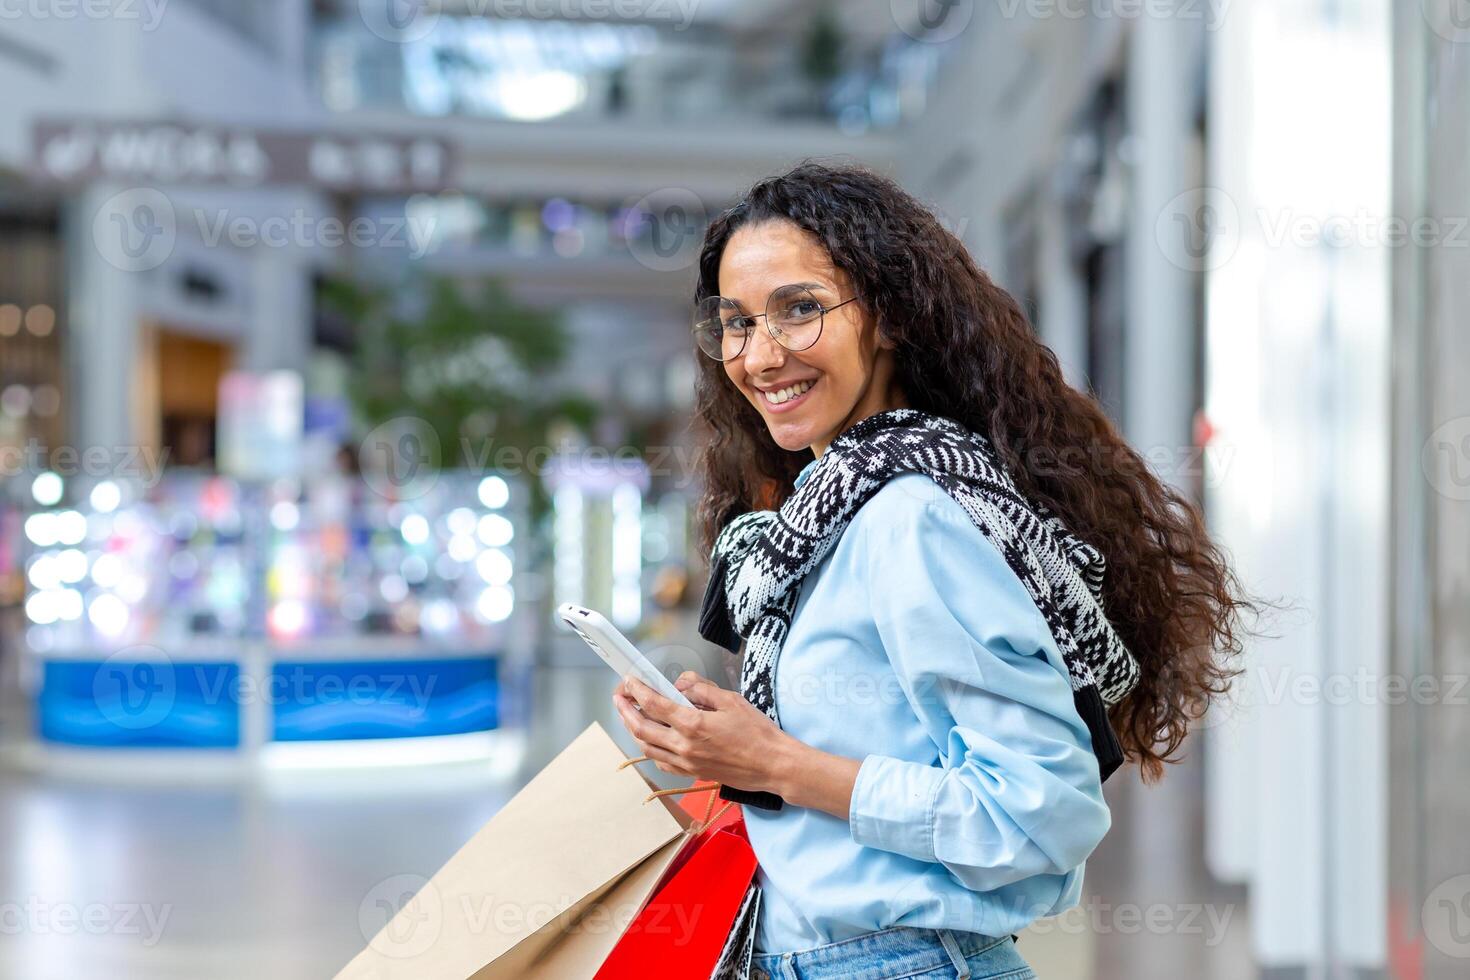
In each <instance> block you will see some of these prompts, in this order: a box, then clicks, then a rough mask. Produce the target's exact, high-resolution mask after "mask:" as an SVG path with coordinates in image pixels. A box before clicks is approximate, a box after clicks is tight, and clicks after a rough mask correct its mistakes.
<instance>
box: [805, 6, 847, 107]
mask: <svg viewBox="0 0 1470 980" xmlns="http://www.w3.org/2000/svg"><path fill="white" fill-rule="evenodd" d="M844 46H845V39H844V37H843V32H842V22H841V21H840V20H838V18H837V14H836V12H834V11H833V10H832V8H831V7H830V6H828V5H823V6H821V7H819V8H818V9H817V10H816V12H815V13H813V14H812V18H811V20H810V21H809V22H808V23H807V27H806V32H805V34H804V36H803V37H802V40H801V72H802V74H803V75H805V76H806V79H807V81H808V82H810V83H811V84H812V86H813V87H814V88H815V89H817V91H818V94H819V95H820V94H825V89H826V86H827V85H829V84H831V83H832V82H833V81H834V80H835V79H836V78H837V76H838V74H840V73H841V71H842V54H843V48H844Z"/></svg>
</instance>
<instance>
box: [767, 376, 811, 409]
mask: <svg viewBox="0 0 1470 980" xmlns="http://www.w3.org/2000/svg"><path fill="white" fill-rule="evenodd" d="M816 383H817V381H816V379H815V378H813V379H812V380H810V381H798V382H797V383H796V384H794V385H787V386H786V387H785V388H777V389H776V390H775V391H762V392H761V397H762V398H763V399H765V402H766V404H767V405H784V404H786V403H787V402H789V401H792V400H793V399H796V398H800V397H801V396H802V395H804V394H806V393H807V392H808V391H810V390H811V387H812V385H814V384H816Z"/></svg>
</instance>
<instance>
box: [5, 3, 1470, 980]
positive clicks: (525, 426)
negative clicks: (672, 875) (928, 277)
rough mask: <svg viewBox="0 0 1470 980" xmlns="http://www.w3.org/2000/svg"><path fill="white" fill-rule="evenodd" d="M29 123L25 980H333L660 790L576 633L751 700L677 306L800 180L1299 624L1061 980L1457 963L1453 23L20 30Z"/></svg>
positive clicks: (1009, 15) (15, 558) (1098, 903)
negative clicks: (489, 840) (584, 817)
mask: <svg viewBox="0 0 1470 980" xmlns="http://www.w3.org/2000/svg"><path fill="white" fill-rule="evenodd" d="M0 92H3V96H0V936H3V939H0V978H17V980H19V978H25V980H61V978H66V980H71V978H75V977H79V976H107V977H112V978H118V980H125V978H149V980H185V978H188V980H193V978H199V977H210V978H215V977H218V978H240V980H246V978H250V980H254V978H260V977H271V978H274V980H298V978H301V980H305V978H320V977H328V976H331V975H333V973H335V972H336V970H337V969H339V968H340V967H341V966H342V965H343V964H344V963H345V962H346V961H347V960H348V959H349V958H350V957H351V956H352V954H353V953H354V952H355V951H356V950H358V949H359V948H361V947H362V946H363V944H364V942H365V940H366V938H370V937H371V935H372V933H373V931H374V930H375V929H376V928H377V927H378V926H381V925H382V924H383V918H382V911H381V909H380V908H378V907H377V905H376V904H375V896H377V891H375V889H377V890H381V889H380V886H381V885H382V883H383V882H385V881H390V880H397V878H398V876H403V875H414V876H427V875H430V874H432V873H433V871H434V870H435V869H436V868H438V867H439V866H440V865H441V864H442V863H443V862H444V861H445V860H446V858H448V857H449V856H450V855H451V854H453V853H454V852H455V851H456V850H457V849H458V847H459V846H460V844H462V843H463V842H464V841H465V840H466V839H468V838H469V836H470V835H471V834H472V833H474V831H475V830H476V829H478V828H479V827H480V826H481V825H482V824H483V823H484V822H485V821H486V820H487V819H489V818H490V817H491V816H492V815H493V814H494V813H495V812H496V810H497V808H498V807H499V806H500V805H502V804H503V803H504V802H505V800H506V799H508V798H509V797H510V796H511V795H512V794H513V793H514V792H515V791H516V789H517V788H518V787H519V786H520V785H522V784H523V783H524V781H525V780H526V779H527V778H528V777H529V776H530V775H531V774H533V773H534V772H536V771H537V769H538V768H540V767H541V766H542V765H544V764H545V763H546V762H547V760H549V759H550V758H551V757H552V756H553V755H554V754H555V753H556V752H557V751H558V750H559V749H560V748H561V747H562V746H563V745H565V744H566V743H567V742H568V741H569V740H570V739H571V738H572V737H573V736H574V735H575V734H576V733H577V732H579V731H581V730H582V729H583V728H584V727H585V726H586V725H587V724H588V723H589V722H590V721H593V720H597V721H600V722H602V724H603V725H604V726H605V727H607V729H608V730H609V731H610V732H611V733H613V734H614V735H615V736H616V737H618V739H619V740H620V742H621V743H622V744H623V746H624V747H625V748H627V749H631V748H632V747H633V746H632V742H631V740H630V739H628V738H627V736H626V734H625V733H624V732H623V730H622V726H621V725H620V724H618V721H617V718H616V715H615V714H614V712H613V711H612V706H611V703H610V700H609V697H608V695H609V692H610V690H611V687H612V682H613V675H612V674H611V673H609V672H608V671H607V669H606V668H605V667H604V666H603V665H602V664H600V663H599V662H597V660H596V659H595V658H594V657H593V656H592V655H591V654H590V652H589V651H588V650H587V649H586V648H585V647H584V646H583V645H582V644H581V643H580V641H578V640H577V638H576V637H575V636H574V635H572V634H569V633H568V632H566V631H564V630H562V629H559V628H557V627H556V626H555V625H554V624H555V620H554V616H553V610H554V608H555V606H556V605H557V604H558V603H560V602H563V601H577V602H582V603H585V604H587V605H589V606H592V607H594V608H597V609H601V610H604V611H606V612H608V613H609V616H610V618H611V619H613V620H614V622H615V623H616V625H618V626H619V627H620V628H622V629H623V630H624V631H625V632H627V634H628V635H629V636H630V637H632V638H633V639H635V640H636V641H637V642H638V643H639V645H640V646H641V647H642V648H643V649H644V650H646V651H648V652H650V654H651V655H652V656H653V657H654V658H655V659H656V660H658V661H659V663H660V665H661V666H664V667H665V668H670V669H673V668H686V667H693V668H695V669H698V670H700V671H701V672H703V673H706V674H710V675H713V676H720V674H721V672H722V671H726V670H728V669H729V666H730V665H729V664H728V663H726V661H725V657H724V655H723V654H721V653H720V652H718V651H717V650H716V649H715V648H714V647H712V646H710V645H709V644H706V643H704V642H703V641H702V640H700V639H699V638H698V636H697V633H696V631H695V624H696V619H697V611H698V605H699V599H700V596H701V594H702V591H703V584H704V579H705V574H706V556H705V555H704V554H703V553H702V552H701V549H700V546H699V543H698V539H697V534H696V533H695V526H694V523H695V511H696V507H697V502H698V494H699V489H700V488H699V482H698V479H697V473H696V468H695V465H694V452H695V449H696V446H697V439H698V433H697V431H696V430H694V429H693V428H692V425H691V409H692V404H693V380H694V376H695V370H696V366H697V365H696V361H695V357H696V356H697V352H696V351H695V350H694V348H693V347H692V345H691V343H690V337H689V323H690V311H691V306H692V294H693V285H694V280H695V265H696V259H697V255H698V251H699V244H700V240H701V236H702V234H703V230H704V227H705V225H706V224H707V223H708V222H709V220H711V219H712V218H713V217H714V216H716V215H717V214H719V213H720V212H721V211H722V210H724V209H725V208H727V207H729V206H731V205H732V204H734V203H735V202H736V201H738V200H739V198H740V195H741V193H742V191H743V190H744V189H745V188H746V187H748V186H749V185H750V184H751V182H753V181H754V180H757V179H759V178H761V177H763V176H766V175H769V174H774V173H778V172H780V171H782V170H784V169H786V168H788V167H790V166H792V165H793V164H795V163H797V162H799V161H801V160H803V159H807V158H815V159H819V160H826V161H839V162H849V163H861V164H864V165H867V166H869V167H872V168H874V169H876V170H878V171H880V172H882V173H885V174H888V175H891V176H892V177H894V178H895V179H897V180H898V181H899V182H900V183H901V184H902V185H903V186H904V187H905V188H906V189H907V190H909V191H910V192H912V193H914V194H915V195H917V196H918V197H919V198H920V199H921V200H923V201H924V202H926V203H927V204H929V205H930V206H932V207H933V208H934V209H935V210H936V212H937V213H938V214H939V215H940V216H941V220H942V222H943V223H944V225H945V227H946V228H948V229H949V230H951V231H953V232H954V233H955V234H956V235H957V236H958V237H959V238H960V239H962V240H963V242H964V243H965V245H966V246H967V247H968V248H969V250H970V251H971V253H972V254H973V255H974V256H975V258H976V260H977V262H978V263H979V264H980V265H981V266H982V267H984V268H985V269H987V270H988V271H989V272H990V273H991V274H992V275H993V276H994V277H995V278H996V279H997V281H998V282H1000V283H1001V284H1003V285H1004V286H1005V287H1006V288H1007V289H1008V290H1010V291H1011V292H1012V293H1013V294H1015V295H1016V296H1017V297H1018V298H1019V299H1020V301H1021V302H1022V303H1023V305H1024V307H1025V309H1026V311H1027V312H1028V314H1029V315H1030V317H1031V319H1032V321H1033V323H1034V326H1035V329H1036V330H1037V332H1038V334H1039V335H1040V337H1041V338H1042V340H1043V341H1044V342H1045V343H1046V344H1048V345H1049V346H1050V347H1051V348H1052V349H1053V350H1054V351H1055V352H1056V354H1057V356H1058V358H1059V359H1060V362H1061V364H1062V365H1063V367H1064V370H1065V372H1066V375H1067V378H1068V380H1069V381H1070V382H1071V383H1073V384H1074V385H1076V386H1077V387H1079V388H1082V389H1086V390H1089V391H1091V392H1093V393H1095V394H1096V396H1097V397H1098V398H1099V399H1100V400H1101V402H1102V403H1103V405H1104V406H1105V407H1106V408H1107V410H1108V412H1109V413H1110V414H1111V415H1112V417H1113V418H1114V420H1115V421H1116V422H1117V423H1118V424H1119V425H1120V426H1121V427H1122V429H1123V431H1124V432H1125V433H1126V435H1127V436H1128V438H1129V439H1130V440H1131V441H1132V443H1133V444H1134V445H1135V446H1136V447H1137V448H1138V449H1139V450H1140V452H1142V453H1143V454H1144V455H1145V457H1146V458H1147V459H1148V460H1149V462H1150V464H1151V465H1153V466H1154V467H1155V468H1156V470H1157V471H1158V472H1159V473H1160V474H1161V475H1162V476H1163V477H1164V478H1165V479H1166V480H1168V481H1169V482H1170V483H1171V484H1173V485H1174V486H1175V487H1177V488H1179V489H1180V490H1181V491H1182V492H1183V493H1185V494H1186V495H1187V496H1188V497H1190V498H1191V499H1192V500H1195V501H1197V502H1198V503H1199V504H1200V506H1201V507H1202V509H1203V511H1204V513H1205V516H1206V519H1207V521H1208V523H1209V525H1210V527H1211V529H1212V531H1213V533H1214V534H1215V535H1216V536H1217V538H1218V539H1219V540H1220V542H1221V543H1222V545H1223V546H1224V547H1225V548H1226V549H1227V550H1228V552H1229V553H1230V555H1231V556H1232V559H1233V560H1234V561H1235V562H1236V564H1237V567H1238V568H1239V570H1240V573H1241V575H1242V577H1243V578H1244V579H1245V580H1246V582H1247V583H1248V584H1249V586H1250V587H1251V588H1252V589H1253V590H1254V591H1256V592H1258V593H1259V594H1261V595H1264V596H1269V597H1273V598H1275V599H1279V600H1280V608H1279V610H1277V611H1276V613H1275V614H1274V615H1273V617H1272V619H1271V622H1270V629H1269V630H1266V631H1264V632H1263V633H1262V635H1260V636H1258V637H1254V638H1253V639H1252V640H1251V642H1250V645H1249V648H1248V650H1247V651H1246V655H1245V660H1244V669H1243V672H1242V674H1241V675H1240V677H1239V678H1238V683H1237V685H1236V688H1235V690H1234V691H1233V692H1232V695H1231V698H1230V700H1229V706H1228V707H1225V708H1222V709H1220V710H1217V711H1212V713H1211V714H1210V715H1209V716H1208V717H1206V718H1205V719H1203V720H1202V721H1201V723H1200V724H1199V726H1198V728H1197V731H1196V733H1195V734H1193V735H1192V736H1191V738H1190V740H1189V741H1188V742H1187V743H1186V745H1185V746H1184V749H1183V753H1182V759H1181V761H1180V762H1179V763H1178V764H1177V765H1175V766H1172V767H1171V768H1170V770H1169V772H1168V774H1167V776H1166V778H1164V779H1163V780H1162V781H1161V782H1158V783H1151V784H1145V783H1144V782H1143V781H1142V780H1141V779H1140V778H1139V776H1138V774H1137V772H1136V771H1135V770H1132V769H1125V770H1123V771H1122V772H1120V773H1119V774H1118V775H1117V776H1116V777H1114V778H1113V779H1111V780H1110V781H1109V782H1108V784H1107V786H1106V791H1107V796H1108V799H1109V802H1110V804H1111V806H1112V809H1113V829H1112V831H1111V833H1110V834H1109V836H1108V838H1107V839H1106V841H1105V842H1104V843H1103V845H1102V846H1101V847H1100V849H1099V850H1098V851H1097V852H1096V853H1095V854H1094V856H1093V857H1092V859H1091V860H1089V862H1088V865H1087V871H1086V887H1085V897H1084V899H1083V902H1082V905H1081V906H1079V907H1078V908H1077V909H1076V910H1074V911H1073V912H1071V913H1068V914H1067V915H1064V916H1061V917H1059V918H1057V919H1054V920H1044V921H1042V922H1039V923H1037V924H1036V925H1035V926H1034V927H1033V928H1032V929H1031V930H1028V931H1027V932H1026V933H1025V934H1023V935H1022V936H1021V937H1020V940H1019V949H1020V950H1021V952H1022V953H1023V954H1024V955H1025V956H1026V957H1027V958H1028V959H1029V960H1030V961H1031V962H1032V963H1033V964H1034V965H1035V967H1036V969H1037V971H1038V973H1039V974H1040V975H1041V976H1042V977H1045V978H1049V980H1050V978H1064V980H1092V978H1096V980H1121V978H1129V980H1134V978H1160V980H1165V978H1167V980H1176V978H1179V977H1186V976H1187V977H1192V978H1197V980H1246V978H1255V977H1262V978H1267V977H1269V978H1273V980H1274V978H1282V980H1285V978H1300V980H1314V978H1322V980H1329V978H1377V977H1382V978H1389V977H1393V978H1400V980H1418V978H1421V977H1423V978H1442V977H1446V978H1447V977H1452V976H1454V977H1462V976H1465V975H1466V971H1467V969H1470V966H1467V964H1470V836H1467V835H1466V833H1465V828H1466V827H1467V826H1470V779H1467V778H1466V777H1467V775H1470V773H1467V767H1470V763H1467V761H1466V754H1465V752H1464V748H1463V747H1464V746H1465V745H1466V744H1470V720H1467V719H1470V714H1467V712H1470V709H1467V707H1466V704H1467V698H1470V690H1467V688H1466V685H1465V683H1464V681H1465V678H1466V677H1467V676H1470V594H1467V590H1470V585H1467V583H1470V327H1467V326H1466V325H1467V324H1470V230H1467V224H1470V217H1467V215H1470V212H1467V211H1466V210H1465V209H1466V208H1470V152H1467V150H1470V17H1467V10H1466V6H1465V4H1464V0H1403V2H1401V3H1392V2H1390V0H1233V2H1232V0H841V2H836V0H832V2H824V0H783V2H777V0H739V2H737V0H611V2H607V0H604V2H598V0H541V2H538V0H442V2H439V0H0ZM379 897H380V896H379ZM375 917H376V918H375Z"/></svg>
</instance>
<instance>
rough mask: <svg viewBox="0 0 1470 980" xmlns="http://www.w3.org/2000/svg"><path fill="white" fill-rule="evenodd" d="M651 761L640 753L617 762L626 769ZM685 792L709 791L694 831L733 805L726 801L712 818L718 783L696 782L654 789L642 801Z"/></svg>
mask: <svg viewBox="0 0 1470 980" xmlns="http://www.w3.org/2000/svg"><path fill="white" fill-rule="evenodd" d="M652 761H653V760H652V759H650V758H649V757H648V756H646V755H640V756H639V757H638V758H636V759H624V760H623V761H622V762H620V763H618V768H619V769H626V768H628V767H629V766H636V765H637V764H638V763H640V762H652ZM685 793H709V802H708V803H707V804H705V807H704V818H703V819H702V820H699V821H696V822H695V825H694V826H695V833H700V832H702V831H704V830H705V829H706V828H707V827H709V826H710V824H712V823H714V822H715V821H716V820H719V819H720V818H721V817H723V816H724V815H725V811H726V810H728V809H730V808H731V807H732V806H734V805H735V803H734V801H731V802H729V803H726V804H725V805H724V806H722V807H720V812H719V813H716V814H715V815H714V817H713V818H712V817H711V816H710V813H711V812H712V811H713V810H714V808H715V799H716V798H717V797H718V796H719V795H720V784H719V783H696V784H695V785H693V786H681V787H675V788H674V789H657V790H654V791H653V792H652V793H649V794H648V796H646V797H644V799H643V802H644V803H652V802H653V801H654V800H657V799H659V798H661V797H665V796H682V795H683V794H685Z"/></svg>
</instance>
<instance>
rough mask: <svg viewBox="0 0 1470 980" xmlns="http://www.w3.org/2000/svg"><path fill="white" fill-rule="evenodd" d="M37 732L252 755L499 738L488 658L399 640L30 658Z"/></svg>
mask: <svg viewBox="0 0 1470 980" xmlns="http://www.w3.org/2000/svg"><path fill="white" fill-rule="evenodd" d="M36 659H37V668H38V673H39V677H38V679H39V691H38V695H37V698H36V731H37V734H38V736H39V738H40V740H41V741H42V742H43V743H46V744H51V745H65V746H78V747H88V748H129V749H171V750H189V749H225V750H230V749H235V750H239V749H250V748H252V747H257V746H260V745H262V744H265V743H302V742H318V743H319V742H331V741H346V740H354V741H357V740H371V739H411V738H419V737H424V736H440V735H462V734H466V733H473V732H486V731H491V730H494V729H496V728H498V727H499V726H500V724H501V716H502V688H501V677H500V671H501V663H502V659H503V658H502V657H501V656H500V655H499V654H498V653H497V652H486V651H470V650H463V649H458V648H455V647H452V646H443V647H439V646H434V645H428V644H422V645H421V644H404V643H403V642H402V641H398V642H395V641H383V642H373V641H365V642H356V643H351V644H333V645H313V646H311V647H306V646H301V647H294V648H282V647H277V646H269V645H265V644H260V645H249V644H246V645H236V646H228V645H225V646H220V647H214V648H211V647H208V646H201V647H199V648H198V649H197V650H195V651H193V652H191V653H189V654H187V655H185V654H180V655H176V656H169V655H166V654H164V653H163V652H162V651H160V650H158V649H157V648H154V647H131V648H127V649H124V650H121V651H118V652H116V653H113V654H111V655H108V656H99V655H97V654H90V655H89V654H87V653H86V652H70V653H66V654H46V655H38V656H37V658H36Z"/></svg>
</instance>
